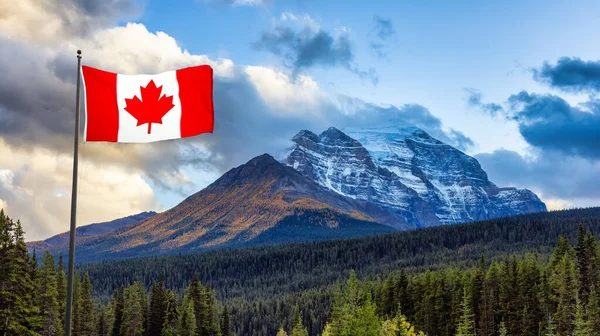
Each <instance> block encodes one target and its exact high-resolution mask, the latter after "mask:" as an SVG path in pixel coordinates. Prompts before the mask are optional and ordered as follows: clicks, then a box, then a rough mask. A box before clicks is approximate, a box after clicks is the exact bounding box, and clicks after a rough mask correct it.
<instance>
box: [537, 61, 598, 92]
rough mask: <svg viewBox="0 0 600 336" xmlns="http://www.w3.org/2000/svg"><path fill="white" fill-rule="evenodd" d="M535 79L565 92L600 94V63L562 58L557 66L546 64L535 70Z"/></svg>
mask: <svg viewBox="0 0 600 336" xmlns="http://www.w3.org/2000/svg"><path fill="white" fill-rule="evenodd" d="M533 75H534V79H535V80H537V81H538V82H540V83H542V84H545V85H548V86H550V87H552V88H555V89H558V90H561V91H564V92H576V93H577V92H579V93H597V92H600V61H584V60H582V59H580V58H577V57H573V58H571V57H561V58H559V59H558V61H557V62H556V64H550V63H548V62H545V63H544V64H543V65H542V66H541V67H539V68H535V69H533Z"/></svg>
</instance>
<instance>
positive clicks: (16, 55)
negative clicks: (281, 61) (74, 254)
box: [0, 0, 471, 239]
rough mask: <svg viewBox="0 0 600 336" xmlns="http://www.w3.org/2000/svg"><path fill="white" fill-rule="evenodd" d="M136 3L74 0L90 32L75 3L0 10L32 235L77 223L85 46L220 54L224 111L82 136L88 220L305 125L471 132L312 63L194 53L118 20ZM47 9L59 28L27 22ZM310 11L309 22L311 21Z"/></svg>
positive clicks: (22, 204)
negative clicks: (168, 130)
mask: <svg viewBox="0 0 600 336" xmlns="http://www.w3.org/2000/svg"><path fill="white" fill-rule="evenodd" d="M128 4H129V3H128V2H119V1H115V2H114V3H113V5H114V7H113V8H110V9H106V8H104V7H98V8H95V7H93V6H92V7H89V8H87V7H84V6H85V5H84V4H83V2H81V3H80V2H76V1H73V2H69V6H71V7H69V8H71V9H72V11H73V12H74V13H79V14H85V13H88V14H86V15H88V16H89V18H88V19H87V20H88V21H84V23H81V24H83V25H87V26H88V27H89V30H88V31H87V32H86V33H85V34H80V33H79V31H78V30H76V29H72V28H71V25H72V24H73V22H72V21H69V22H63V20H67V21H68V20H69V19H68V17H65V14H64V10H66V9H64V8H58V7H56V6H55V7H52V6H46V7H42V8H37V7H36V6H38V5H40V2H37V1H33V0H28V1H23V2H19V5H20V6H21V5H22V6H23V8H20V7H19V8H20V9H19V11H21V12H14V11H13V12H8V13H15V15H17V17H23V15H24V13H23V11H25V10H29V9H27V8H29V7H31V8H32V9H31V12H32V13H34V14H31V15H29V16H25V17H26V18H27V19H26V20H23V21H22V22H19V20H17V19H16V18H14V17H12V16H10V15H5V16H2V17H1V18H0V27H2V31H3V32H5V33H6V34H5V35H3V36H2V37H0V72H1V73H2V74H3V80H2V82H0V153H2V158H1V159H0V170H2V176H5V177H6V178H3V179H0V206H1V207H2V208H4V209H6V210H7V211H8V213H9V215H11V216H14V217H17V218H21V219H22V221H23V224H24V226H25V230H26V232H27V235H28V236H27V238H28V239H38V238H42V237H46V236H48V235H50V234H53V233H57V232H61V231H65V230H67V228H68V223H69V207H70V202H69V199H70V191H71V164H72V161H71V158H72V150H73V143H72V141H73V128H74V110H75V82H76V81H75V79H76V57H75V55H76V54H75V51H76V50H77V49H82V50H83V63H84V64H86V65H89V66H93V67H98V68H101V69H105V70H109V71H114V72H118V73H123V74H136V73H158V72H162V71H166V70H172V69H176V68H180V67H185V66H190V65H196V64H210V65H211V66H212V67H213V69H214V81H215V85H214V103H215V111H216V113H215V119H216V120H215V131H214V134H212V135H210V134H207V135H202V136H199V137H195V138H188V139H182V140H178V141H164V142H157V143H153V144H144V145H139V144H137V145H136V144H110V143H86V144H83V145H81V147H80V165H81V166H80V174H81V175H80V188H81V190H80V197H79V200H80V201H79V202H80V206H79V216H78V224H79V225H82V224H85V223H90V222H99V221H104V220H110V219H114V218H117V217H122V216H126V215H130V214H132V213H137V212H141V211H146V210H157V211H160V210H162V209H163V207H162V206H161V204H160V203H159V202H158V199H157V197H156V194H157V192H165V193H170V194H174V195H178V197H183V196H184V195H189V194H190V193H192V192H195V191H197V190H198V189H199V188H200V187H201V186H203V185H205V184H206V183H207V182H209V181H206V176H211V177H214V176H218V175H219V174H221V173H223V172H225V171H226V170H228V169H230V168H232V167H234V166H236V165H239V164H242V163H243V162H245V161H247V160H248V159H250V158H252V157H253V156H255V155H258V154H262V153H264V152H269V153H273V154H276V153H278V152H280V151H282V150H283V149H285V148H286V146H288V145H289V144H290V138H291V137H292V136H293V135H294V134H295V133H297V132H298V130H300V129H303V128H308V129H314V130H316V131H318V130H321V129H324V128H327V127H329V126H331V125H335V126H339V127H343V126H344V125H351V124H354V123H362V122H364V121H365V120H369V122H372V123H375V122H381V123H385V122H400V121H403V122H411V123H415V124H417V125H422V127H424V128H425V129H426V130H427V131H428V132H430V133H431V134H434V135H437V136H438V137H440V138H441V139H446V140H447V141H448V142H450V143H451V144H456V145H458V146H461V144H466V145H468V144H469V143H471V141H470V139H469V138H468V137H466V136H464V135H463V134H462V133H460V132H457V131H455V130H452V129H446V128H444V127H442V123H441V121H440V120H439V119H438V118H436V117H435V116H433V115H432V114H431V112H430V111H429V110H428V109H427V108H425V107H423V106H420V105H410V104H409V105H402V106H380V105H376V104H371V103H368V102H365V101H362V100H360V99H355V98H350V97H344V96H337V95H330V94H326V93H325V92H324V91H323V90H322V89H321V88H320V87H319V85H318V83H317V82H316V81H314V80H313V79H312V78H311V77H310V76H309V75H307V74H305V73H297V74H295V73H293V72H292V73H290V71H288V70H287V69H283V70H282V69H277V68H274V67H266V66H247V65H238V64H235V63H233V61H231V60H229V59H220V58H219V59H213V58H209V57H208V56H205V55H195V54H191V53H190V52H188V51H187V50H185V49H183V48H182V47H181V46H180V45H179V43H178V41H177V40H176V39H175V38H173V37H172V36H170V35H168V34H166V33H163V32H155V33H154V32H150V31H148V29H147V28H146V27H145V26H144V25H142V24H138V23H129V24H125V25H121V26H114V22H115V21H116V20H119V19H120V18H122V17H124V16H127V15H132V13H133V12H131V8H135V7H130V6H129V5H128ZM87 6H91V5H89V4H87ZM119 8H122V9H119ZM3 13H6V12H3ZM40 13H41V14H40ZM93 13H96V15H100V16H102V17H98V18H96V17H93ZM42 14H43V15H42ZM42 20H45V21H47V22H54V23H55V30H54V31H55V32H57V34H58V32H59V33H60V34H62V35H61V36H60V38H56V37H53V36H47V37H43V36H40V35H39V34H38V33H37V32H36V31H33V30H28V29H26V28H27V27H25V26H27V25H36V24H38V25H39V24H42V22H41V21H42ZM302 20H303V23H302V24H303V26H307V25H311V23H310V22H308V21H307V20H306V19H302ZM7 22H11V23H14V24H8V23H7ZM5 36H12V37H10V38H7V37H5ZM332 38H333V37H332ZM334 41H335V39H334ZM41 46H43V47H41ZM309 58H310V57H309ZM317 58H318V57H317ZM313 62H316V63H318V62H320V61H317V60H314V61H313ZM336 62H337V61H336ZM316 63H310V62H309V63H307V64H312V65H315V64H316ZM336 64H337V63H336ZM338 65H339V64H338ZM452 141H454V142H452ZM42 163H43V164H42ZM9 177H10V178H9ZM199 181H200V182H199ZM198 183H202V185H200V186H199V185H198Z"/></svg>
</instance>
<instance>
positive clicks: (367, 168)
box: [282, 126, 546, 229]
mask: <svg viewBox="0 0 600 336" xmlns="http://www.w3.org/2000/svg"><path fill="white" fill-rule="evenodd" d="M346 132H347V133H344V132H342V131H341V130H338V129H336V128H335V127H331V128H329V129H327V130H326V131H324V132H323V133H321V134H320V135H316V134H314V133H312V132H310V131H306V130H303V131H301V132H299V133H298V134H297V135H296V136H295V137H294V138H293V139H292V141H293V142H294V146H293V147H292V148H291V149H290V151H289V152H288V153H287V155H285V156H284V157H283V159H282V162H283V163H284V164H286V165H288V166H290V167H292V168H294V169H296V170H297V171H298V172H300V173H301V174H302V175H304V176H306V177H307V178H310V179H312V180H314V181H315V182H317V183H318V184H319V185H321V186H323V187H325V188H327V189H329V190H332V191H334V192H336V193H339V194H340V195H344V196H347V197H350V198H353V199H357V200H363V201H368V202H372V203H374V204H376V205H379V206H381V207H382V208H385V209H389V210H390V211H392V212H394V213H396V214H398V215H399V216H402V217H403V218H404V219H405V222H406V223H408V225H410V227H409V228H418V227H428V226H435V225H440V224H455V223H460V222H468V221H477V220H485V219H491V218H497V217H505V216H513V215H518V214H525V213H532V212H541V211H546V206H545V204H544V203H543V202H542V201H541V200H540V199H539V198H538V197H537V196H536V195H535V194H534V193H533V192H531V191H529V190H526V189H516V188H500V187H498V186H496V185H495V184H494V183H492V182H490V181H489V180H488V177H487V174H486V172H485V171H484V170H483V169H482V168H481V166H480V165H479V162H477V160H476V159H475V158H473V157H471V156H468V155H466V154H465V153H463V152H461V151H459V150H458V149H456V148H454V147H452V146H450V145H448V144H445V143H443V142H441V141H439V140H437V139H435V138H433V137H431V136H430V135H429V134H427V133H426V132H425V131H423V130H422V129H420V128H417V127H414V126H410V127H388V128H371V129H366V128H365V129H361V128H358V129H348V130H346ZM396 227H397V228H399V229H406V228H407V227H403V226H396Z"/></svg>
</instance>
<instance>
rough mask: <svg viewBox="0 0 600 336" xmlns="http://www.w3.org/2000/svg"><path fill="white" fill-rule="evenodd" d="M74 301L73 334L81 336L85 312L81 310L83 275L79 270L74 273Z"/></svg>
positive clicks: (72, 311)
mask: <svg viewBox="0 0 600 336" xmlns="http://www.w3.org/2000/svg"><path fill="white" fill-rule="evenodd" d="M72 300H73V303H72V308H71V309H72V310H71V313H72V315H71V316H72V319H73V320H72V321H71V333H72V334H73V336H81V335H82V331H83V313H84V312H82V310H81V276H80V275H79V272H78V271H75V273H74V275H73V298H72Z"/></svg>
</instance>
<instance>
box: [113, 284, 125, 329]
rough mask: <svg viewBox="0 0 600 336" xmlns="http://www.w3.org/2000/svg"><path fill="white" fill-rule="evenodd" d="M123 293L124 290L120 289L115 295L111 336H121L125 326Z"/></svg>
mask: <svg viewBox="0 0 600 336" xmlns="http://www.w3.org/2000/svg"><path fill="white" fill-rule="evenodd" d="M123 292H124V288H123V287H120V288H119V289H117V290H116V291H115V294H114V299H113V302H114V308H113V310H114V319H113V325H112V332H111V336H120V335H121V326H122V325H123V304H124V303H123Z"/></svg>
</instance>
